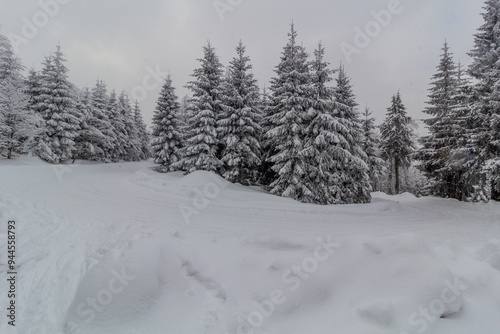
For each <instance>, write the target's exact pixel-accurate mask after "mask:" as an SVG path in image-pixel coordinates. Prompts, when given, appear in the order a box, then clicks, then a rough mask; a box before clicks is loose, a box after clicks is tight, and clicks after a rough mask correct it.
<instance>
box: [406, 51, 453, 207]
mask: <svg viewBox="0 0 500 334" xmlns="http://www.w3.org/2000/svg"><path fill="white" fill-rule="evenodd" d="M458 85H459V83H458V77H457V69H456V65H455V62H454V61H453V58H452V53H450V52H449V47H448V43H445V44H444V47H443V54H442V55H441V59H440V62H439V65H438V66H437V73H436V74H434V75H433V77H432V82H431V88H430V89H429V101H428V102H427V103H428V105H429V107H427V108H426V109H425V110H424V113H426V114H428V115H430V116H431V118H429V119H426V120H425V121H424V122H425V124H427V127H428V129H429V135H428V136H425V137H423V138H421V140H420V142H421V144H422V148H421V149H420V150H419V151H418V152H417V154H416V156H415V158H416V159H417V160H420V164H419V168H420V169H421V170H422V171H423V172H424V173H425V175H426V176H427V177H428V178H429V179H430V180H431V194H433V195H435V196H441V197H451V198H456V196H457V194H459V193H460V191H459V190H457V187H458V186H459V182H458V181H459V179H460V175H457V173H455V171H454V170H453V169H450V168H449V164H448V161H449V159H450V154H451V153H452V152H453V151H454V150H455V149H456V148H458V146H457V145H458V142H457V139H458V138H457V137H456V133H453V132H452V130H453V123H454V122H455V121H454V120H455V119H456V118H457V116H458V115H457V111H458V110H457V108H458V106H457V100H456V96H457V94H458Z"/></svg>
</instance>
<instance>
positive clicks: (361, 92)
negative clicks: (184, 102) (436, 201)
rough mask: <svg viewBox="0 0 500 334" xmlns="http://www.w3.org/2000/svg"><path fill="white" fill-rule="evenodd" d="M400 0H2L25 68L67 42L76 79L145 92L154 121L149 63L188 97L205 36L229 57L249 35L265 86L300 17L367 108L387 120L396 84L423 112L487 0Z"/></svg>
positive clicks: (304, 31) (301, 29)
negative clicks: (435, 79)
mask: <svg viewBox="0 0 500 334" xmlns="http://www.w3.org/2000/svg"><path fill="white" fill-rule="evenodd" d="M397 2H398V1H397V0H372V1H369V2H368V1H361V0H351V1H349V0H330V1H326V0H311V1H285V0H184V1H172V0H145V1H123V0H122V1H119V0H101V1H96V0H93V1H85V0H23V1H20V0H0V24H1V25H2V28H1V30H0V33H2V34H4V35H10V36H13V35H12V34H16V35H17V36H19V37H22V38H25V37H26V32H28V36H29V38H25V39H24V40H23V41H22V43H19V44H18V55H19V56H20V57H21V59H22V60H23V62H24V64H25V65H26V66H27V67H35V68H36V69H40V68H41V65H40V63H41V62H42V60H43V56H44V55H48V54H49V53H51V52H53V51H54V49H55V46H56V45H57V43H60V44H61V46H62V48H63V52H64V53H65V55H66V58H67V59H68V62H67V66H68V68H69V70H70V73H69V75H70V78H71V80H72V82H74V83H75V84H76V85H77V86H79V87H85V86H93V85H94V84H95V81H96V80H97V79H98V78H100V79H102V80H104V81H105V82H106V83H107V84H108V88H115V89H116V90H117V91H121V90H122V89H123V90H126V91H127V92H129V94H130V95H131V96H133V97H140V98H141V108H142V110H143V114H144V118H145V121H146V122H148V123H150V121H151V117H152V114H153V110H154V107H155V102H156V99H157V97H158V92H159V89H160V86H161V83H162V82H160V83H157V82H156V80H155V79H154V76H152V75H150V72H154V71H155V70H158V69H159V70H160V72H169V73H170V74H172V78H173V82H174V85H175V86H176V88H177V95H179V97H182V96H183V95H185V94H187V93H188V91H187V90H186V89H185V88H183V86H184V85H185V84H186V83H187V81H189V80H190V74H191V73H192V71H193V70H194V69H195V68H196V67H197V66H198V62H197V60H196V59H197V58H200V57H201V56H202V46H203V45H204V44H206V42H207V40H210V41H211V43H212V44H213V45H214V46H215V47H216V49H217V52H218V55H219V57H220V58H221V61H222V62H223V64H224V65H227V64H228V62H229V61H230V60H231V58H232V57H233V55H234V53H235V52H234V48H235V46H236V44H237V43H238V41H239V40H240V39H242V40H243V42H244V43H245V44H246V46H247V53H248V55H249V56H250V57H251V60H252V63H253V66H254V74H255V75H256V78H257V79H258V80H259V84H260V86H261V87H262V86H264V85H268V83H269V80H270V78H271V77H272V76H273V74H274V73H273V69H274V67H275V66H276V65H277V64H278V62H279V59H280V54H281V51H282V48H283V46H284V45H285V44H286V42H287V33H288V31H289V24H290V22H291V21H292V20H293V21H294V22H295V26H296V29H297V31H298V34H299V35H298V38H299V40H300V41H302V42H303V45H304V46H305V47H306V48H307V49H308V51H309V53H310V54H312V52H313V50H314V48H315V46H316V45H317V43H318V41H320V40H321V41H322V42H323V45H324V46H325V47H326V56H327V60H328V61H329V62H330V63H332V66H333V67H337V66H338V65H339V64H340V62H343V63H344V64H345V66H346V69H347V72H348V74H349V75H350V76H351V77H352V82H353V85H354V90H355V93H356V95H357V96H358V103H359V104H360V105H361V106H362V107H364V105H365V104H368V106H369V107H371V109H372V110H373V112H374V116H375V117H376V118H377V123H380V122H381V121H382V119H383V117H384V114H385V112H386V108H387V107H388V106H389V104H390V97H391V96H392V94H394V93H395V92H396V91H397V90H398V89H400V91H401V94H402V98H403V102H404V103H405V104H406V106H407V107H408V110H409V112H410V114H411V115H412V116H413V117H415V118H422V117H424V115H423V114H422V113H421V110H422V109H423V108H424V107H425V101H426V95H427V89H428V87H429V79H430V77H431V76H432V74H434V72H435V66H436V65H437V62H438V59H439V55H440V54H441V48H442V44H443V42H444V40H445V38H446V39H447V40H448V43H449V45H450V47H451V51H452V52H453V53H454V54H455V59H456V60H458V59H460V60H461V61H462V62H463V63H465V64H469V62H470V59H469V57H468V56H467V52H469V51H470V49H471V48H472V46H473V34H474V33H475V32H476V30H477V28H478V27H479V26H480V25H481V24H482V17H481V16H480V13H481V12H482V7H483V5H484V1H483V0H420V1H417V0H413V1H412V0H400V1H399V5H398V4H397ZM41 3H45V4H52V5H50V6H41V5H40V4H41ZM54 3H56V4H57V7H59V8H56V7H55V6H54ZM216 3H218V4H219V8H220V10H219V11H217V10H216V6H215V4H216ZM388 6H389V7H390V6H393V8H397V9H398V10H397V14H393V15H391V16H392V17H391V19H390V22H389V23H388V24H387V25H386V26H385V27H382V26H381V25H380V24H379V25H378V27H379V28H380V29H378V30H380V31H377V25H375V24H374V22H376V21H375V18H374V17H373V16H372V14H371V12H372V11H375V12H380V11H381V10H387V9H388ZM42 7H46V9H45V10H44V9H43V8H42ZM47 8H48V9H47ZM224 8H225V9H226V11H223V9H224ZM52 10H53V12H51V11H52ZM46 11H48V12H49V14H50V15H47V14H44V12H46ZM51 16H53V17H51ZM46 18H48V20H45V19H46ZM37 20H38V21H37ZM27 22H28V23H27ZM30 23H31V24H34V25H35V27H36V25H39V26H40V27H39V28H36V29H37V30H38V31H33V29H31V30H30V29H27V28H26V26H27V25H29V24H30ZM367 25H368V27H371V28H373V29H374V30H372V35H373V36H374V37H372V38H370V42H369V44H368V43H366V41H364V42H365V44H368V45H367V46H364V45H363V47H358V52H359V54H353V55H352V59H351V61H350V62H349V61H348V59H346V57H345V56H344V54H343V52H342V50H341V47H340V46H341V45H342V43H347V44H350V45H352V46H354V47H356V44H355V43H354V38H355V35H356V32H355V29H356V28H357V27H359V28H360V29H361V30H365V28H366V27H367ZM23 27H24V29H23ZM344 45H345V44H344ZM357 46H360V44H359V43H358V44H357ZM141 87H142V88H141ZM144 92H146V94H147V95H146V96H145V98H143V95H144Z"/></svg>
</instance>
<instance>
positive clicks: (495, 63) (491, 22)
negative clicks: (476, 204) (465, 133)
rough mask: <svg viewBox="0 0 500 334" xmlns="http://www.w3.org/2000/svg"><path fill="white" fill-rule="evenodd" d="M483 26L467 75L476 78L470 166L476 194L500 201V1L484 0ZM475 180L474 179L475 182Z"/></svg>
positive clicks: (471, 53) (476, 41) (475, 43)
mask: <svg viewBox="0 0 500 334" xmlns="http://www.w3.org/2000/svg"><path fill="white" fill-rule="evenodd" d="M483 18H484V24H483V25H482V26H481V27H480V28H479V31H478V33H477V34H476V35H475V36H474V37H475V38H474V49H473V50H472V51H471V52H470V56H471V57H472V58H473V62H472V64H471V66H470V69H469V72H470V74H471V75H472V77H474V78H475V79H476V84H475V85H474V95H475V96H476V97H477V99H476V101H474V103H473V104H472V112H471V120H470V122H469V125H471V126H472V129H473V131H471V136H470V141H471V143H472V146H473V147H474V150H475V152H474V153H475V155H476V161H475V164H474V166H473V170H474V173H475V174H476V177H475V178H472V180H473V182H474V183H475V185H474V186H475V187H476V188H477V189H478V191H477V192H484V195H485V196H486V197H490V198H491V199H493V200H500V174H498V170H499V168H497V167H498V165H500V79H499V78H500V2H499V1H498V0H487V1H486V6H485V12H484V13H483ZM474 179H475V180H474Z"/></svg>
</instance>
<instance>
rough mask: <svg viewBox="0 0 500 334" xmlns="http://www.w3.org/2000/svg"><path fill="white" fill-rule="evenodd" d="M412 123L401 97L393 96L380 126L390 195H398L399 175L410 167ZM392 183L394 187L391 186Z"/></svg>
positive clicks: (412, 145) (412, 149) (398, 94)
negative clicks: (388, 165)
mask: <svg viewBox="0 0 500 334" xmlns="http://www.w3.org/2000/svg"><path fill="white" fill-rule="evenodd" d="M413 127H414V125H413V121H412V119H411V117H410V116H408V115H407V113H406V107H405V106H404V104H403V102H402V100H401V95H400V93H399V92H398V93H397V94H396V95H393V97H392V101H391V106H390V107H389V108H388V109H387V116H386V119H385V120H384V123H382V125H381V126H380V133H381V138H382V152H383V155H384V157H385V159H386V160H388V161H389V164H390V172H389V180H390V183H391V185H390V186H391V193H393V194H396V195H397V194H399V193H400V181H401V179H400V175H401V171H402V169H403V170H404V169H407V168H408V167H410V165H411V162H412V154H413V152H414V150H415V142H414V137H415V134H414V131H413ZM392 183H394V187H393V186H392Z"/></svg>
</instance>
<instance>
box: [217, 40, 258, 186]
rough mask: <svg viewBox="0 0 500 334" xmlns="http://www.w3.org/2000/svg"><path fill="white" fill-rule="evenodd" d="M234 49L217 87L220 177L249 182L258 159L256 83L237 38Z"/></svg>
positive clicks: (232, 180) (254, 175)
mask: <svg viewBox="0 0 500 334" xmlns="http://www.w3.org/2000/svg"><path fill="white" fill-rule="evenodd" d="M236 53H237V56H236V57H235V58H233V60H232V61H231V63H230V65H229V68H228V77H227V79H226V80H224V81H223V84H222V87H221V96H220V99H221V108H222V114H221V117H220V120H219V122H218V133H219V138H220V140H221V142H222V147H223V151H222V159H221V160H222V162H223V163H224V164H225V173H224V175H223V176H224V178H226V179H227V180H229V181H231V182H238V183H240V184H245V185H250V184H253V183H255V182H256V181H257V178H258V175H257V171H258V167H259V165H260V163H261V160H260V156H261V147H260V132H261V127H260V118H261V110H260V109H259V102H260V101H259V87H258V86H257V81H256V80H255V79H254V77H253V74H252V73H251V70H252V65H251V64H250V63H249V62H250V58H248V56H246V55H245V47H244V46H243V43H242V42H241V41H240V42H239V44H238V46H237V47H236Z"/></svg>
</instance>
